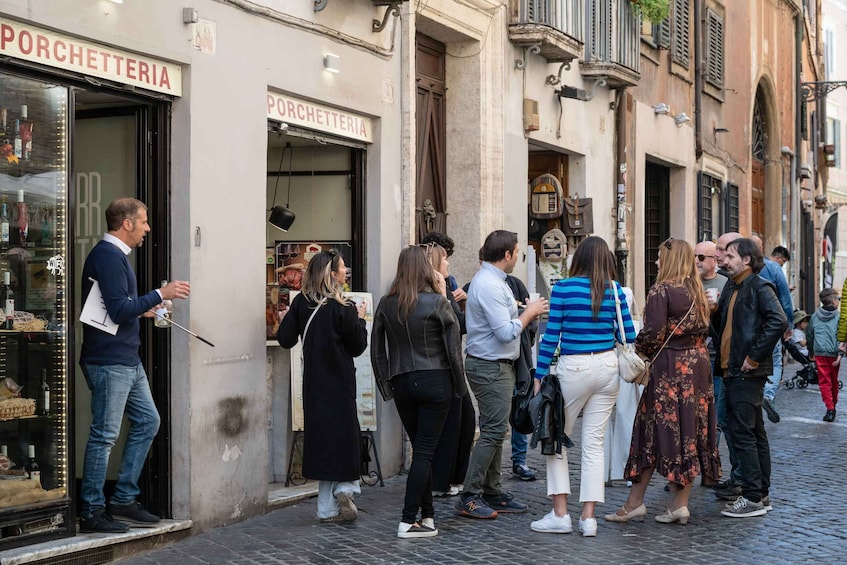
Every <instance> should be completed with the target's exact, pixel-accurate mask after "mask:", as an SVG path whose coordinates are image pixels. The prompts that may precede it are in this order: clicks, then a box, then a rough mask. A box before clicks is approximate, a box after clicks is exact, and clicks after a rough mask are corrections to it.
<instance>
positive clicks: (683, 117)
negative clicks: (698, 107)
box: [673, 112, 691, 127]
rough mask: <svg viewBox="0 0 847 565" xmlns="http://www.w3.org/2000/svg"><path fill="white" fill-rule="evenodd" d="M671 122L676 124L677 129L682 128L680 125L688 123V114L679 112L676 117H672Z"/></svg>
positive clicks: (689, 119)
mask: <svg viewBox="0 0 847 565" xmlns="http://www.w3.org/2000/svg"><path fill="white" fill-rule="evenodd" d="M673 121H674V122H676V125H677V127H680V126H682V124H684V123H686V122H690V121H691V118H689V117H688V114H686V113H685V112H680V113H679V114H677V115H676V116H674V117H673Z"/></svg>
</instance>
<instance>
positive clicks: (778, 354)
mask: <svg viewBox="0 0 847 565" xmlns="http://www.w3.org/2000/svg"><path fill="white" fill-rule="evenodd" d="M781 380H782V341H777V342H776V347H774V348H773V375H771V376H770V377H768V381H773V382H765V395H764V396H765V398H770V399H771V400H773V399H774V398H776V391H777V389H778V388H779V383H780V381H781Z"/></svg>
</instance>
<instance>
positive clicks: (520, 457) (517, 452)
mask: <svg viewBox="0 0 847 565" xmlns="http://www.w3.org/2000/svg"><path fill="white" fill-rule="evenodd" d="M528 443H529V436H528V435H526V434H522V433H520V432H518V431H515V430H514V429H512V467H514V466H515V465H524V464H526V447H527V444H528Z"/></svg>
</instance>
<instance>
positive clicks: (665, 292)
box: [606, 239, 721, 524]
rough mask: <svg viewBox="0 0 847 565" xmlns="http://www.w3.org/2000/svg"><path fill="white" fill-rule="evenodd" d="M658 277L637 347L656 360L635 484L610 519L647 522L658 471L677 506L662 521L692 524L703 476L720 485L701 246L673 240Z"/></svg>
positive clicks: (632, 474) (636, 451)
mask: <svg viewBox="0 0 847 565" xmlns="http://www.w3.org/2000/svg"><path fill="white" fill-rule="evenodd" d="M656 265H657V266H658V267H659V274H658V276H657V278H656V283H655V284H654V285H653V286H652V287H651V288H650V292H649V293H648V294H647V305H646V307H645V309H644V318H643V323H644V327H643V328H642V330H641V331H640V332H639V333H638V336H637V337H636V339H635V348H636V351H638V353H640V354H642V355H643V356H645V357H647V358H650V359H654V358H655V359H654V361H653V366H652V370H651V375H650V381H649V382H648V384H647V386H646V387H645V388H644V393H643V394H642V396H641V400H640V401H639V404H638V412H637V413H636V415H635V426H634V428H633V434H632V445H631V447H630V450H629V459H628V460H627V464H626V470H625V475H626V478H627V479H629V480H631V481H632V482H633V484H632V488H631V489H630V491H629V496H628V498H627V500H626V503H624V505H623V507H622V508H621V509H619V510H618V511H617V512H616V513H615V514H609V515H607V516H606V520H608V521H610V522H628V521H630V520H634V519H637V520H642V521H643V520H644V516H645V515H646V514H647V508H646V507H645V506H644V493H645V491H646V490H647V485H648V484H649V483H650V477H652V476H653V472H654V471H658V473H659V474H660V475H661V476H662V477H664V478H665V479H667V481H668V482H670V483H671V491H672V492H674V498H673V502H672V503H671V506H670V508H668V509H667V511H666V512H664V513H662V514H659V515H657V516H656V517H655V519H656V521H657V522H660V523H663V524H670V523H674V522H679V523H680V524H686V523H688V518H689V516H690V513H689V511H688V498H689V495H690V494H691V486H692V485H693V484H694V479H695V478H696V477H697V476H698V475H703V476H704V477H707V478H709V479H713V480H714V481H715V482H717V480H718V479H720V476H721V464H720V456H719V454H718V448H717V430H716V422H717V413H716V411H715V401H714V389H713V385H712V370H711V366H710V362H709V352H708V350H707V349H706V337H707V336H708V332H709V305H708V302H707V299H706V292H705V291H704V290H703V283H702V282H701V281H700V276H699V275H698V273H697V267H696V265H695V263H694V248H693V247H691V245H690V244H689V243H687V242H685V241H682V240H678V239H669V240H667V241H665V242H664V243H662V245H660V246H659V254H658V259H657V260H656Z"/></svg>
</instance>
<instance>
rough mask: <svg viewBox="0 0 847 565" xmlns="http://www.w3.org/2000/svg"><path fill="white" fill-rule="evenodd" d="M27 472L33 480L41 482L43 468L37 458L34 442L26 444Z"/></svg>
mask: <svg viewBox="0 0 847 565" xmlns="http://www.w3.org/2000/svg"><path fill="white" fill-rule="evenodd" d="M26 474H27V477H29V478H30V479H31V480H33V481H39V482H41V469H40V468H39V467H38V462H37V461H36V460H35V446H34V445H33V444H29V445H27V446H26Z"/></svg>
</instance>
